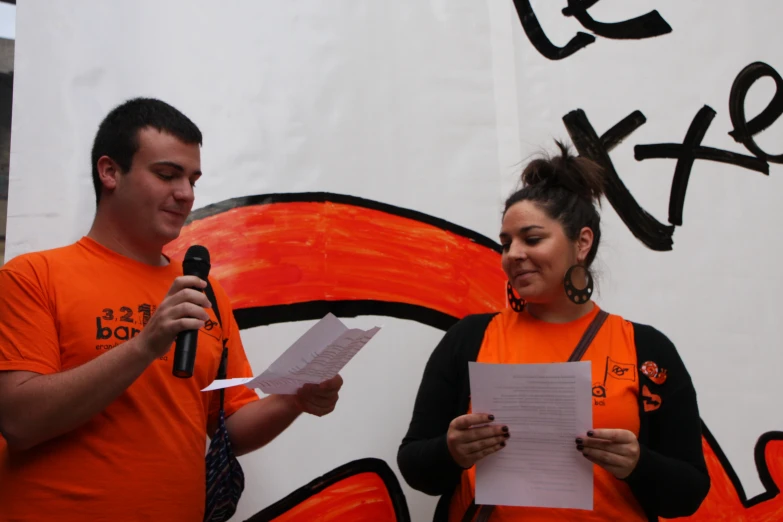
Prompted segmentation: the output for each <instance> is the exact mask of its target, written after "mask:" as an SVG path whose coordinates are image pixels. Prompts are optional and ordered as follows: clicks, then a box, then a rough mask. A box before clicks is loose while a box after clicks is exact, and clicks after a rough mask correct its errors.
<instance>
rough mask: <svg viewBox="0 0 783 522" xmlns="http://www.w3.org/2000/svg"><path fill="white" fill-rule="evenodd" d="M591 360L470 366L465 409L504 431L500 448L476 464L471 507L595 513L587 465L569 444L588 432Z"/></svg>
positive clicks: (591, 470)
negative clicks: (492, 418)
mask: <svg viewBox="0 0 783 522" xmlns="http://www.w3.org/2000/svg"><path fill="white" fill-rule="evenodd" d="M590 372H591V365H590V361H582V362H573V363H554V364H484V363H475V362H471V363H470V364H469V373H470V393H471V408H472V411H473V412H475V413H489V414H492V415H494V416H495V421H494V423H493V424H498V425H506V426H508V428H509V433H510V435H511V436H510V437H509V438H508V439H507V441H506V447H505V448H503V449H501V450H500V451H498V452H496V453H494V454H492V455H490V456H488V457H486V458H484V459H482V460H480V461H479V462H478V463H477V464H476V503H477V504H494V505H498V506H531V507H549V508H575V509H588V510H592V509H593V464H592V463H591V462H590V461H588V460H587V459H585V458H584V457H583V456H582V455H581V453H580V452H579V451H577V449H576V443H575V439H576V438H577V437H584V436H585V435H586V433H587V431H588V430H590V429H592V421H593V413H592V396H591V393H592V392H591V385H590V382H591V373H590Z"/></svg>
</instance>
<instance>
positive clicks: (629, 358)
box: [449, 306, 647, 522]
mask: <svg viewBox="0 0 783 522" xmlns="http://www.w3.org/2000/svg"><path fill="white" fill-rule="evenodd" d="M598 312H599V308H598V306H595V307H594V309H593V310H592V311H591V312H590V313H588V314H587V315H585V316H584V317H581V318H579V319H577V320H576V321H572V322H569V323H564V324H554V323H547V322H544V321H539V320H538V319H535V318H533V317H532V316H531V315H530V314H529V313H527V312H522V313H517V312H515V311H513V310H511V309H507V310H504V311H503V312H501V313H499V314H498V315H496V316H495V317H494V318H493V320H492V322H491V323H490V324H489V326H488V327H487V330H486V332H485V334H484V341H483V342H482V344H481V349H480V351H479V354H478V358H477V361H478V362H482V363H506V364H537V363H554V362H565V361H567V360H568V358H569V356H570V355H571V352H572V351H573V350H574V348H575V347H576V345H577V343H579V340H580V339H581V337H582V335H583V334H584V331H585V330H586V329H587V327H588V325H589V324H590V322H591V321H592V320H593V318H594V317H595V316H596V315H597V314H598ZM582 360H583V361H591V362H592V372H593V427H594V428H613V429H626V430H629V431H631V432H633V433H634V434H636V435H637V437H638V435H639V378H638V374H637V370H636V368H637V366H638V365H637V361H636V346H635V343H634V335H633V325H632V324H631V323H630V322H628V321H626V320H624V319H623V318H622V317H619V316H616V315H610V316H609V317H608V318H607V319H606V322H605V323H604V325H603V326H602V327H601V330H599V332H598V334H597V335H596V337H595V339H594V340H593V342H592V344H591V345H590V347H589V348H588V349H587V352H585V354H584V356H583V357H582ZM511 436H512V437H513V436H514V434H513V433H512V434H511ZM501 451H503V450H501ZM574 451H576V448H574ZM594 477H595V478H594V491H593V499H594V501H593V503H594V504H593V505H594V507H593V510H592V511H585V510H577V509H552V508H528V507H509V506H497V507H495V510H494V511H493V513H492V516H491V517H490V521H491V522H512V521H514V522H515V521H524V522H538V521H542V522H543V521H553V520H554V521H557V520H562V521H569V522H579V521H585V522H586V521H597V520H622V521H624V522H634V521H639V522H645V521H646V520H647V517H646V516H645V515H644V512H643V511H642V508H641V506H640V505H639V503H638V502H637V501H636V499H635V497H634V495H633V493H632V492H631V489H630V488H629V487H628V485H627V484H625V482H623V481H621V480H618V479H617V478H615V477H614V475H612V474H611V473H609V472H608V471H606V470H604V469H603V468H601V467H600V466H595V467H594ZM475 480H476V475H475V467H474V468H471V469H469V470H467V471H466V472H464V473H463V474H462V481H461V484H460V485H459V486H458V487H457V490H456V491H455V492H454V496H453V497H452V499H451V505H450V510H449V521H450V522H460V521H461V520H462V517H463V516H464V513H465V511H467V509H468V506H469V505H470V503H471V501H472V500H473V498H474V492H475Z"/></svg>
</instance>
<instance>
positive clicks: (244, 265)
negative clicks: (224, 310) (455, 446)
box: [166, 201, 783, 522]
mask: <svg viewBox="0 0 783 522" xmlns="http://www.w3.org/2000/svg"><path fill="white" fill-rule="evenodd" d="M484 239H485V242H484V243H485V244H479V243H477V242H476V241H475V240H473V239H471V238H470V237H469V236H468V235H464V234H458V233H455V232H454V231H450V230H447V229H446V228H443V227H439V226H437V225H436V224H431V223H426V222H423V221H421V220H419V219H416V218H415V217H407V216H405V215H398V214H395V213H389V212H384V211H382V210H378V209H375V208H367V207H364V206H360V205H352V204H350V203H345V202H335V201H288V202H278V203H274V202H272V203H268V204H262V205H248V206H241V207H237V208H231V209H228V210H225V211H222V212H218V213H215V214H211V215H207V216H205V217H202V218H198V219H197V220H195V221H194V222H192V223H191V224H189V225H188V226H187V227H186V228H185V229H184V230H183V233H182V235H181V237H180V238H179V239H177V240H176V241H174V242H172V243H171V244H169V245H168V247H167V249H166V253H167V254H168V255H169V256H170V257H171V258H172V259H174V260H178V261H181V260H182V258H183V257H184V255H185V252H186V251H187V249H188V247H189V246H190V245H192V244H201V245H204V246H206V247H207V248H208V249H209V251H210V254H211V258H212V271H211V274H212V275H214V276H215V277H216V278H217V279H219V280H220V282H221V284H222V285H223V286H224V287H225V288H226V291H227V292H228V294H229V296H231V300H232V304H233V307H234V309H235V310H238V309H244V308H257V307H261V308H262V307H274V306H279V305H286V304H296V303H306V302H311V301H321V300H323V301H352V300H370V301H373V300H375V301H381V302H390V303H403V304H409V305H417V306H420V307H423V308H426V309H430V310H436V311H438V312H440V313H443V314H446V315H448V316H451V317H454V318H455V319H458V318H462V317H464V316H466V315H468V314H473V313H481V312H487V311H493V310H499V309H501V308H503V307H505V306H506V302H505V292H504V285H505V277H504V275H503V272H502V271H501V269H500V255H499V253H498V252H497V250H496V249H493V248H489V247H488V246H487V244H486V243H487V242H486V238H484ZM292 320H296V319H295V318H292ZM769 435H770V438H769V440H768V441H766V443H765V444H764V445H763V447H762V449H761V452H760V454H758V455H757V461H758V462H757V464H758V465H759V468H760V471H761V476H762V482H764V485H765V487H766V489H767V492H766V493H765V494H763V495H762V496H761V497H759V498H757V499H754V500H750V501H748V500H747V499H745V498H744V497H743V498H741V496H740V495H741V493H740V489H739V488H741V486H740V485H739V483H738V482H737V479H736V476H735V475H734V472H733V471H732V469H731V466H730V464H729V462H728V460H727V459H726V458H725V456H723V455H722V452H721V451H720V448H719V446H718V445H717V442H716V441H714V439H712V436H711V435H710V436H709V437H705V439H704V440H703V444H704V451H705V457H706V459H707V465H708V469H709V473H710V477H711V481H712V486H711V489H710V492H709V494H708V496H707V498H706V500H705V501H704V503H703V504H702V506H701V508H700V509H699V511H698V512H697V513H696V514H695V515H693V516H691V517H687V518H681V519H678V520H687V521H694V522H695V521H698V522H708V521H709V522H723V521H726V522H729V521H732V522H734V521H737V522H772V521H781V520H783V496H781V495H780V493H779V486H778V485H779V484H781V483H783V433H775V434H769ZM749 450H750V448H749ZM371 477H374V475H371V474H370V476H364V475H357V476H355V477H354V479H355V481H353V482H351V481H342V482H340V483H338V484H336V485H334V486H332V487H330V488H329V489H327V490H325V491H324V492H323V493H324V494H319V495H316V496H315V497H312V498H310V499H307V500H305V501H303V503H301V504H300V505H298V506H297V507H295V508H294V509H292V510H291V511H289V512H286V513H285V514H284V515H281V516H280V517H278V518H276V519H275V520H276V521H278V522H283V521H285V522H289V521H291V522H292V521H297V522H298V521H300V520H301V521H304V520H326V521H329V520H348V521H352V520H379V521H385V520H390V521H391V520H394V511H393V509H391V511H390V508H389V506H388V505H387V503H386V501H385V500H383V499H384V498H388V494H387V493H386V492H385V491H386V490H385V489H383V494H381V488H383V483H382V481H380V479H377V477H375V479H373V478H371ZM373 480H377V481H378V483H377V484H376V483H375V482H373ZM384 495H385V497H384ZM346 510H347V511H346ZM362 510H367V511H366V512H365V511H362ZM373 510H375V511H373ZM340 513H342V515H339V514H340ZM332 515H334V516H332ZM330 517H332V518H330Z"/></svg>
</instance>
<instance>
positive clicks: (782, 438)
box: [702, 421, 783, 508]
mask: <svg viewBox="0 0 783 522" xmlns="http://www.w3.org/2000/svg"><path fill="white" fill-rule="evenodd" d="M702 435H703V436H704V439H705V440H706V441H707V444H709V446H710V448H712V452H713V453H714V454H715V456H716V457H717V459H718V462H719V463H720V465H721V467H722V468H723V470H724V471H725V472H726V476H727V477H729V480H730V481H731V484H732V485H733V486H734V490H735V491H736V492H737V496H738V497H739V499H740V502H741V503H742V505H743V507H745V508H749V507H752V506H755V505H757V504H761V503H762V502H766V501H768V500H772V499H774V498H775V497H777V496H778V495H779V494H780V488H779V487H778V486H777V484H775V481H774V480H773V479H772V475H771V474H770V472H769V466H768V465H767V460H766V458H765V455H764V454H765V452H766V450H767V444H769V443H770V442H783V431H768V432H766V433H764V434H763V435H761V436H760V437H759V439H758V441H757V442H756V447H755V448H754V451H753V459H754V461H755V462H756V472H757V473H758V476H759V479H760V480H761V484H762V485H763V486H764V489H765V490H766V491H764V493H759V494H758V495H756V496H755V497H753V498H750V499H749V498H748V497H747V495H746V493H745V488H743V487H742V482H740V479H739V476H737V472H736V471H734V467H733V466H732V465H731V462H729V459H728V457H726V454H725V453H723V450H722V449H721V447H720V444H719V443H718V440H717V439H716V438H715V436H714V435H713V434H712V432H711V431H710V430H709V428H708V427H707V425H706V424H705V423H704V421H702Z"/></svg>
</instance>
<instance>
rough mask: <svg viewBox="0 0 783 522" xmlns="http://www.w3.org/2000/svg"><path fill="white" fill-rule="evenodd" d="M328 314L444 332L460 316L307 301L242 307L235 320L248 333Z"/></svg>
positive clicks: (389, 305) (387, 304)
mask: <svg viewBox="0 0 783 522" xmlns="http://www.w3.org/2000/svg"><path fill="white" fill-rule="evenodd" d="M328 313H332V314H334V315H335V316H337V317H358V316H360V315H378V316H385V317H395V318H397V319H407V320H410V321H416V322H418V323H421V324H426V325H427V326H431V327H433V328H437V329H439V330H443V331H444V332H445V331H446V330H448V329H449V328H451V327H452V326H453V325H454V324H455V323H456V322H457V321H459V318H458V317H454V316H453V315H449V314H445V313H443V312H439V311H438V310H433V309H432V308H427V307H425V306H420V305H414V304H408V303H398V302H392V301H379V300H373V299H356V300H342V301H305V302H301V303H291V304H284V305H271V306H257V307H253V308H240V309H236V310H234V317H235V318H236V322H237V326H238V327H239V329H240V330H245V329H247V328H255V327H256V326H268V325H270V324H278V323H288V322H292V321H309V320H317V319H321V318H322V317H323V316H325V315H326V314H328Z"/></svg>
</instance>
